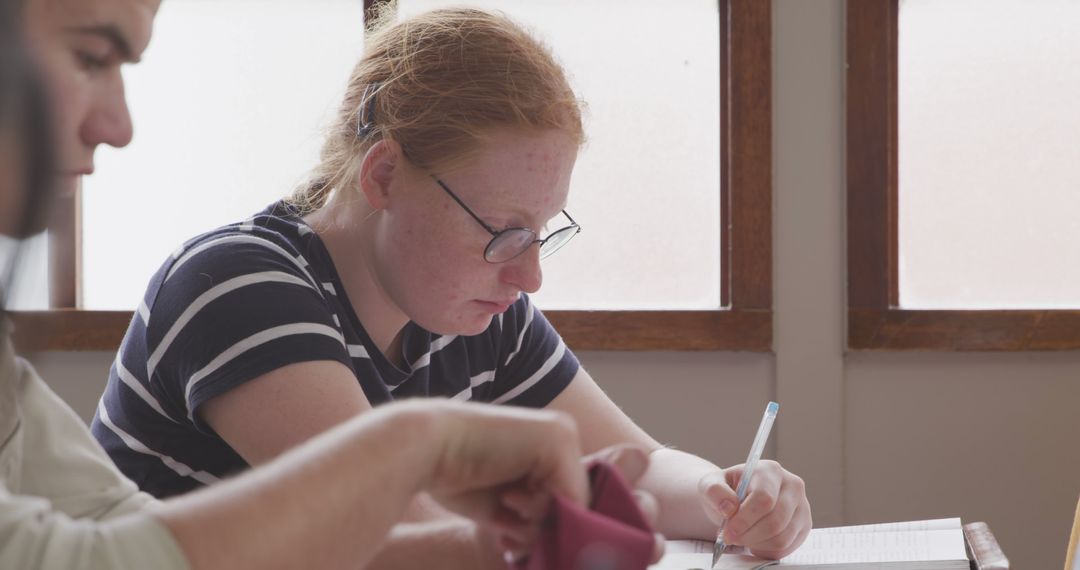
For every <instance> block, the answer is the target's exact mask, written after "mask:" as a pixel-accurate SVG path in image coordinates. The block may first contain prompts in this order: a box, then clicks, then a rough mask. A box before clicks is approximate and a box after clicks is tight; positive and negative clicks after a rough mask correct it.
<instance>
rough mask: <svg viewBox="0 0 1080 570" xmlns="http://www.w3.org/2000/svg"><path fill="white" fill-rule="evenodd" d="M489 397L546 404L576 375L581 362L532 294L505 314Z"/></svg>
mask: <svg viewBox="0 0 1080 570" xmlns="http://www.w3.org/2000/svg"><path fill="white" fill-rule="evenodd" d="M498 334H499V347H500V350H499V351H498V359H499V361H498V363H497V365H496V369H495V380H494V382H493V384H492V389H491V393H490V395H489V396H488V399H489V401H491V402H492V403H495V404H510V405H515V406H526V407H531V408H542V407H544V406H546V405H548V404H549V403H551V401H552V400H554V399H555V397H556V396H558V395H559V394H560V393H561V392H562V391H563V390H564V389H565V388H566V387H567V386H568V385H569V384H570V381H571V380H573V379H574V376H575V375H576V374H577V371H578V369H579V368H580V364H579V363H578V359H577V357H576V356H574V353H573V352H572V351H571V350H570V349H569V348H568V347H567V346H566V343H564V342H563V339H562V337H560V336H559V333H558V332H556V331H555V328H554V327H552V326H551V323H550V322H548V320H547V318H545V317H544V313H543V312H541V311H540V309H539V308H537V307H536V306H535V305H533V304H532V300H531V299H529V297H528V295H524V294H522V295H521V298H520V299H518V301H517V302H516V303H514V305H513V306H512V307H511V308H510V309H509V310H508V311H506V312H505V313H503V315H502V319H501V327H500V330H499V333H498Z"/></svg>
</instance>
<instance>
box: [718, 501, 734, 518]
mask: <svg viewBox="0 0 1080 570" xmlns="http://www.w3.org/2000/svg"><path fill="white" fill-rule="evenodd" d="M720 512H722V513H724V514H725V515H727V516H729V517H730V516H731V515H733V514H735V503H732V502H731V501H720Z"/></svg>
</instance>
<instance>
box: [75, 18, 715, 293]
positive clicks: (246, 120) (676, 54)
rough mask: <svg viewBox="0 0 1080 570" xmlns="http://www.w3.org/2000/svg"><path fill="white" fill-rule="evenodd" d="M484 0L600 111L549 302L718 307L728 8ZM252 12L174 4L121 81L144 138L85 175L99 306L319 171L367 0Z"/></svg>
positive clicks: (103, 158) (551, 274)
mask: <svg viewBox="0 0 1080 570" xmlns="http://www.w3.org/2000/svg"><path fill="white" fill-rule="evenodd" d="M447 3H449V2H447ZM401 4H402V6H401V10H402V13H403V14H411V13H413V12H416V11H420V10H425V9H429V8H433V7H436V6H437V5H438V4H439V3H438V2H417V1H404V2H402V3H401ZM478 5H480V6H486V7H492V8H498V9H502V10H504V11H507V12H509V13H510V14H511V15H512V16H514V17H515V18H517V19H519V20H520V21H522V22H525V23H527V24H529V25H532V26H533V27H534V28H535V31H536V32H537V33H538V35H540V36H541V37H543V38H545V40H546V41H548V42H550V43H551V44H552V46H553V48H554V50H555V52H556V54H557V55H558V56H560V57H561V58H562V59H563V60H564V62H565V64H566V65H567V67H568V68H569V70H570V72H571V74H572V76H573V77H572V80H573V82H574V84H575V88H576V89H577V90H578V92H579V94H580V95H582V97H583V98H584V99H585V100H586V101H587V102H588V105H589V110H588V113H587V117H586V120H587V124H586V128H587V132H588V136H589V143H588V145H587V147H586V149H585V150H584V152H583V154H582V155H581V157H580V158H579V161H578V166H577V168H576V171H575V175H574V182H573V190H572V192H571V197H570V203H569V205H568V208H567V209H568V211H569V212H570V214H571V215H572V216H574V218H575V219H576V220H578V222H579V223H581V225H582V226H583V228H584V230H583V231H582V233H581V235H579V236H578V237H577V238H575V240H574V242H573V243H571V244H570V245H568V246H567V247H566V248H564V249H562V250H560V251H559V253H558V254H556V255H554V256H552V257H551V258H549V259H547V260H545V262H544V270H545V284H544V289H543V292H542V293H541V294H539V295H537V298H538V302H540V303H542V304H543V306H544V307H546V308H594V309H635V308H649V309H654V308H655V309H661V308H716V307H718V306H719V273H720V251H721V244H720V239H719V236H720V228H719V212H720V201H719V180H720V173H719V109H720V105H719V58H718V52H719V23H718V19H719V17H718V13H717V4H716V2H715V1H710V0H681V1H680V2H679V3H678V6H679V9H678V10H677V11H675V10H672V9H671V8H670V7H669V8H666V9H665V10H664V14H665V17H664V18H662V19H661V18H657V15H658V12H657V8H656V4H655V3H654V2H646V1H644V0H635V1H632V2H627V1H615V0H609V1H593V2H588V3H580V2H572V1H570V0H560V1H556V0H549V1H543V2H505V1H502V2H488V3H486V4H485V3H479V4H478ZM251 6H252V4H251V3H250V2H246V1H242V0H213V1H210V0H203V1H199V0H175V1H170V2H164V3H162V7H161V14H160V15H159V17H158V20H157V22H156V29H155V37H154V40H153V42H152V43H151V46H150V50H149V51H148V53H147V54H146V58H145V59H146V63H145V64H144V65H139V66H135V67H132V68H130V69H129V70H128V74H127V78H128V82H129V89H128V93H129V97H128V98H129V101H130V103H131V107H132V113H133V117H134V120H135V124H136V141H135V143H134V144H133V145H132V146H131V147H130V148H128V149H124V150H122V151H119V152H115V151H105V152H100V153H99V155H100V158H99V161H98V162H99V172H98V174H95V175H94V176H92V177H90V179H89V180H88V181H87V182H86V184H85V188H86V190H87V192H86V194H85V196H86V197H85V200H86V212H85V214H84V216H85V217H84V220H85V228H86V229H85V231H86V234H87V235H86V242H85V255H86V262H85V267H86V272H85V282H84V287H85V289H84V290H85V299H86V304H87V306H88V307H89V308H132V307H134V306H135V304H136V303H137V301H138V299H139V297H140V296H141V293H142V290H143V288H144V287H145V284H146V281H147V279H148V278H149V276H150V274H151V273H152V272H153V270H154V269H155V268H156V267H157V265H158V264H160V262H161V261H162V260H163V259H164V257H165V256H166V255H167V254H168V253H169V252H170V251H172V250H173V249H175V248H176V246H177V245H178V244H180V243H181V242H182V241H183V240H184V239H187V238H189V237H191V236H192V235H195V234H196V233H198V232H200V231H203V230H205V229H208V228H211V227H214V226H216V225H220V224H224V223H228V222H232V221H236V220H238V219H241V218H242V217H244V216H246V215H249V214H251V213H253V212H255V211H256V210H258V209H260V208H261V207H263V206H265V205H266V204H267V203H269V202H270V201H272V200H274V199H276V198H279V197H281V196H283V195H285V194H286V193H288V192H289V191H290V190H291V189H292V187H293V186H294V185H295V184H296V183H297V182H299V181H300V180H301V179H302V178H303V177H304V175H305V173H306V172H307V170H308V169H309V168H310V167H312V166H313V165H314V164H315V161H316V158H317V153H318V148H319V145H320V142H321V136H320V131H319V127H320V126H321V125H322V124H324V123H325V121H326V120H329V119H330V118H331V117H332V114H333V111H334V110H335V109H336V106H337V104H338V103H339V101H340V97H341V92H342V88H343V86H344V84H345V81H346V80H347V78H348V74H349V70H350V69H351V68H352V65H353V64H354V63H355V60H356V58H357V57H358V56H359V53H360V48H361V43H362V38H361V34H360V29H361V28H360V20H359V18H360V12H361V2H360V1H359V0H355V1H343V0H320V1H317V2H298V1H296V0H273V1H269V0H264V1H263V2H260V3H259V10H253V9H251ZM568 15H572V17H568ZM192 30H198V35H199V40H200V41H199V42H198V44H197V45H193V44H194V43H193V42H191V33H192ZM117 252H122V255H117Z"/></svg>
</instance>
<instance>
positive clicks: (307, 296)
mask: <svg viewBox="0 0 1080 570" xmlns="http://www.w3.org/2000/svg"><path fill="white" fill-rule="evenodd" d="M401 350H402V356H403V358H402V362H404V363H405V364H403V365H402V366H403V368H398V367H397V366H395V365H394V364H393V363H392V362H391V361H390V360H388V359H387V358H386V357H385V356H384V355H383V354H382V353H381V352H380V351H379V350H378V348H376V347H375V345H374V343H373V342H372V341H371V339H370V338H368V335H367V333H366V332H365V331H364V327H363V325H361V323H360V322H359V320H358V319H357V318H356V315H355V313H354V312H353V310H352V307H351V305H350V304H349V300H348V299H347V298H346V296H345V288H344V287H343V286H342V284H341V282H340V281H339V279H338V275H337V272H336V271H335V269H334V264H333V262H332V261H331V259H330V254H329V253H328V251H327V250H326V248H325V247H324V245H323V243H322V241H321V240H320V239H319V237H318V235H316V234H315V232H314V231H312V230H311V228H309V227H308V226H307V225H306V224H304V222H303V221H302V220H301V219H300V218H299V217H297V216H295V215H294V214H293V213H292V211H291V210H290V209H289V208H288V207H287V206H286V205H284V204H283V203H281V202H278V203H276V204H273V205H271V206H270V207H268V208H267V209H266V210H264V211H262V212H260V213H259V214H257V215H255V216H254V217H252V218H250V219H248V220H245V221H243V222H241V223H239V224H233V225H229V226H225V227H223V228H219V229H217V230H214V231H212V232H209V233H206V234H203V235H201V236H198V237H196V238H195V239H193V240H191V241H189V242H187V243H186V244H184V246H183V247H182V248H180V249H179V250H177V251H176V252H174V253H173V254H172V255H171V256H170V258H169V259H168V260H167V261H166V262H165V264H164V265H163V266H162V267H161V268H160V269H159V270H158V272H157V273H156V274H155V275H154V277H153V279H152V280H151V282H150V286H149V287H148V288H147V292H146V295H145V297H144V300H143V302H142V303H141V304H140V305H139V309H138V310H137V311H136V312H135V315H134V318H133V319H132V322H131V325H130V326H129V327H128V330H127V334H125V336H124V341H123V343H122V344H121V346H120V351H119V352H118V354H117V355H116V360H115V362H114V363H113V366H112V369H111V370H110V371H109V382H108V385H107V386H106V388H105V393H104V394H103V395H102V397H101V401H100V402H99V403H98V409H97V413H96V414H95V416H94V421H93V424H92V426H91V429H92V431H93V433H94V436H95V437H96V438H97V439H98V441H99V442H101V444H102V446H104V447H105V450H106V451H107V452H108V453H109V456H110V457H112V459H113V461H115V462H116V464H117V466H119V467H120V469H121V470H122V471H123V472H124V473H125V474H126V475H127V476H128V477H130V478H131V479H132V480H134V481H135V482H136V483H137V484H138V485H139V487H140V488H142V489H143V490H144V491H146V492H148V493H150V494H152V495H155V496H157V497H167V496H171V495H176V494H180V493H183V492H186V491H189V490H191V489H194V488H196V487H199V486H202V485H206V484H210V483H213V482H215V481H217V480H219V479H221V478H222V477H225V476H227V475H229V474H231V473H234V472H236V471H239V470H242V469H245V468H247V467H248V465H247V463H246V462H245V461H244V460H243V459H242V458H241V457H240V456H239V454H237V453H236V452H235V451H233V449H232V448H231V447H229V445H228V444H226V443H225V442H224V441H223V440H222V439H221V438H220V437H218V436H217V435H216V434H215V433H214V431H213V429H211V428H210V426H209V425H207V424H206V423H205V422H204V421H202V419H201V418H200V414H199V408H200V406H202V405H203V404H204V403H206V402H207V401H209V400H211V399H213V398H214V397H216V396H218V395H220V394H223V393H225V392H227V391H229V390H231V389H233V388H235V387H237V386H239V385H241V384H243V383H244V382H247V381H248V380H251V379H253V378H257V377H259V376H261V375H263V374H266V373H267V372H270V371H272V370H275V369H277V368H281V367H283V366H286V365H288V364H293V363H296V362H305V361H315V360H335V361H338V362H341V363H342V364H344V365H345V366H347V367H349V369H350V370H352V371H353V373H354V374H355V375H356V378H357V380H358V381H359V383H360V386H361V388H362V389H363V390H364V394H365V395H366V396H367V399H368V400H369V401H370V402H371V404H372V405H379V404H382V403H385V402H388V401H391V400H396V399H401V398H408V397H417V396H440V397H447V398H453V399H458V400H473V401H480V402H491V403H496V404H510V405H519V406H529V407H543V406H546V405H547V404H548V403H549V402H551V400H552V399H554V398H555V396H557V395H558V394H559V393H560V392H561V391H562V390H563V389H564V388H565V387H566V386H567V385H568V384H569V383H570V381H571V380H572V379H573V377H574V375H575V374H576V373H577V370H578V361H577V359H576V358H575V356H574V355H573V353H572V352H571V351H570V350H569V349H568V348H567V347H566V345H565V344H563V341H562V339H561V338H560V337H559V335H558V334H557V333H556V332H555V330H554V329H553V328H552V327H551V325H550V324H549V323H548V321H547V320H546V319H545V318H544V316H543V314H542V313H541V312H540V310H539V309H537V308H536V307H534V306H533V305H532V304H531V303H530V301H529V298H528V297H527V296H526V295H522V296H521V298H520V299H519V300H518V301H517V302H516V303H515V304H514V305H513V306H511V308H510V309H509V310H507V311H506V312H505V313H503V314H501V315H498V316H497V317H496V318H495V319H492V322H491V326H489V327H488V329H487V330H486V331H484V332H483V333H481V334H478V335H475V336H468V337H466V336H440V335H437V334H434V333H431V332H428V331H426V330H424V329H422V328H420V327H419V326H418V325H416V324H414V323H411V322H410V323H409V324H407V325H406V327H405V331H404V333H403V337H402V348H401Z"/></svg>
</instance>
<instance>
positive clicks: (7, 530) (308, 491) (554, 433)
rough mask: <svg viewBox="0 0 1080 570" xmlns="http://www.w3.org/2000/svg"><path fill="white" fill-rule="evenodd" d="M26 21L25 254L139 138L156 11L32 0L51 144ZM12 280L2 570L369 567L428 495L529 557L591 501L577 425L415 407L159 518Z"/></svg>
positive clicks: (0, 366)
mask: <svg viewBox="0 0 1080 570" xmlns="http://www.w3.org/2000/svg"><path fill="white" fill-rule="evenodd" d="M14 8H15V6H14V4H13V3H11V2H0V234H3V235H5V236H9V237H12V238H22V237H25V236H27V235H30V234H32V233H35V232H37V231H40V230H41V229H42V223H41V221H42V220H43V219H44V215H43V214H44V212H45V206H46V205H47V204H48V202H49V198H50V196H49V195H50V190H51V189H54V188H55V187H56V186H59V185H63V184H65V183H67V184H71V183H73V182H77V179H76V178H75V177H73V176H72V174H71V173H73V172H77V171H79V170H89V169H90V165H92V160H93V153H94V149H95V148H96V147H97V146H98V145H99V144H101V143H102V142H105V143H110V144H114V145H116V146H122V144H124V142H126V139H127V138H129V137H130V122H129V121H128V119H127V111H126V106H125V105H124V103H123V97H122V93H123V89H122V86H123V83H122V80H121V78H120V75H119V73H118V68H119V65H120V62H126V61H131V60H134V59H137V58H138V55H139V54H140V53H141V51H142V49H143V47H144V46H145V45H146V43H147V41H149V34H150V22H151V21H152V19H153V16H154V13H155V12H156V10H157V0H138V1H136V2H132V1H130V0H31V2H30V6H29V13H28V14H27V15H26V20H27V22H28V23H29V26H30V32H31V34H32V35H33V37H34V39H35V47H36V48H37V53H36V54H35V55H37V56H38V57H37V58H36V59H37V60H38V61H41V62H43V63H44V64H45V65H44V67H43V71H44V74H43V75H44V76H45V78H46V79H47V80H48V84H49V85H52V86H59V85H63V86H65V88H66V90H65V91H64V92H63V93H60V94H56V95H57V96H54V97H52V98H51V99H52V102H53V103H54V104H55V105H56V106H57V110H58V111H60V112H58V113H55V116H58V117H60V120H58V121H55V127H56V128H55V137H53V138H52V139H51V140H50V137H49V135H50V129H49V128H48V126H49V122H50V121H48V120H47V119H49V116H48V114H47V113H46V112H45V111H46V110H45V108H44V107H45V101H46V97H45V96H44V94H43V93H42V92H41V91H40V90H39V89H38V88H36V85H37V82H36V81H35V80H34V74H33V73H32V72H31V69H30V67H29V65H28V64H27V58H26V56H25V54H24V53H23V48H22V45H21V44H20V42H18V41H17V40H16V31H15V30H14V29H13V27H12V26H13V25H14V24H15V22H17V21H20V20H21V19H22V16H23V14H21V13H17V12H15V11H14ZM84 50H90V51H92V53H93V54H96V56H95V57H96V58H100V59H93V58H91V57H89V56H88V55H87V54H85V53H84ZM88 62H97V63H92V64H91V63H88ZM125 131H126V132H127V135H124V132H125ZM53 141H55V142H56V144H55V145H54V144H52V143H53ZM56 146H59V147H61V148H62V149H63V150H64V152H63V153H60V154H59V156H54V155H53V153H52V150H53V148H55V147H56ZM11 267H12V265H11V264H8V265H7V266H6V267H0V568H19V569H37V568H109V569H144V568H159V569H173V568H175V569H184V568H196V569H208V568H222V569H230V570H235V569H245V568H250V569H260V570H263V569H267V568H343V569H344V568H350V569H355V568H362V567H364V566H365V564H366V563H367V562H368V561H369V560H370V559H371V558H372V556H373V555H374V554H375V552H376V551H377V549H378V547H379V544H380V542H381V541H382V539H383V537H384V536H385V534H386V532H387V530H388V529H389V528H390V526H391V525H392V524H394V523H395V522H396V521H397V519H398V518H399V517H400V516H401V514H402V512H403V511H404V509H405V508H406V506H407V505H408V504H409V502H410V500H411V498H412V497H413V496H414V495H415V494H416V493H417V492H419V491H424V490H426V491H428V492H429V493H431V494H432V496H435V497H437V498H439V500H440V501H441V502H442V504H443V505H444V506H445V507H447V508H450V509H453V510H455V511H456V512H459V513H461V514H464V515H468V516H471V517H474V518H475V519H476V520H477V521H479V522H480V523H481V524H484V525H487V526H489V527H490V528H492V529H493V531H494V533H495V534H497V535H498V536H499V537H500V538H501V539H502V540H503V542H504V544H506V545H508V546H510V547H512V548H513V549H514V550H515V552H516V553H517V554H519V555H524V554H527V553H528V551H529V548H530V547H531V545H532V544H533V541H534V540H535V537H536V534H537V532H538V531H539V525H540V522H541V520H542V519H543V506H544V505H546V503H547V501H549V500H550V497H551V495H553V494H560V495H564V496H566V497H569V498H571V499H572V500H575V501H577V502H578V503H585V502H586V501H587V500H588V498H587V489H586V484H585V473H584V470H583V469H582V466H581V464H580V462H579V460H580V458H579V457H578V456H579V454H580V449H579V447H578V441H579V437H578V434H577V430H576V428H575V426H574V424H573V422H572V421H571V420H569V419H568V418H567V417H566V416H565V415H561V414H553V413H547V412H544V413H541V412H533V411H527V410H511V409H500V408H495V407H492V406H481V405H476V404H472V405H470V404H462V403H453V402H409V403H400V404H393V405H389V406H385V407H383V408H381V409H380V410H378V411H375V412H372V413H368V414H364V415H363V417H358V418H354V419H352V420H349V421H347V422H344V423H343V424H342V425H340V426H338V427H336V428H335V429H333V430H330V431H329V432H327V433H325V434H322V435H320V436H319V437H318V438H315V439H313V440H312V441H310V442H308V443H306V444H305V445H303V446H301V447H299V448H297V449H294V450H292V451H290V452H289V453H287V454H284V455H282V456H281V457H279V458H277V459H275V460H274V461H272V462H270V463H269V464H267V465H264V466H261V467H259V468H258V469H255V470H253V471H251V472H248V473H246V474H244V475H243V476H241V477H238V478H237V479H235V480H232V481H228V482H226V483H225V484H223V485H219V486H215V487H214V488H211V489H205V490H202V491H201V492H198V493H194V494H192V495H191V496H188V497H183V498H178V499H173V500H170V501H167V502H163V503H158V502H157V501H155V500H153V499H152V498H151V497H149V496H147V495H146V494H144V493H140V492H138V490H137V488H136V486H135V485H134V484H133V483H132V482H131V481H129V480H127V479H125V478H124V477H123V476H122V475H121V474H120V473H119V472H118V471H117V470H116V468H115V467H114V466H113V465H112V463H111V462H110V461H109V460H108V457H107V456H106V455H105V453H104V452H103V451H102V449H101V447H100V446H98V444H97V442H95V441H94V440H93V438H92V437H91V436H90V433H89V431H88V430H87V429H86V426H85V425H84V424H83V423H82V421H81V420H80V419H79V418H78V417H77V416H76V415H75V414H74V413H73V412H72V411H71V409H70V408H68V407H67V406H66V405H65V404H64V403H63V402H62V401H61V400H60V398H58V397H57V396H56V395H55V394H54V393H52V392H51V391H50V390H49V388H48V387H47V386H46V384H45V383H44V382H43V381H42V379H41V378H40V377H39V376H38V375H37V374H36V373H35V372H34V370H33V368H32V367H31V366H30V365H29V364H28V363H27V362H26V361H24V360H22V359H20V358H18V357H16V356H15V355H14V353H13V351H12V349H11V343H10V342H9V339H8V332H9V325H8V322H7V319H6V314H4V311H3V304H2V300H3V291H4V289H5V288H6V287H4V286H5V285H7V284H8V283H10V281H11V277H12V272H11ZM605 453H606V458H608V459H612V460H614V461H615V462H616V463H617V465H620V466H621V467H623V468H624V471H623V473H624V474H625V475H626V476H627V478H628V479H630V480H634V479H636V478H637V476H639V475H640V473H641V472H642V471H643V470H644V468H645V465H646V464H647V458H646V456H645V454H644V452H643V451H641V450H637V451H634V450H632V449H622V450H608V451H607V452H605ZM373 459H375V460H374V461H373ZM647 504H648V501H646V505H647Z"/></svg>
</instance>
